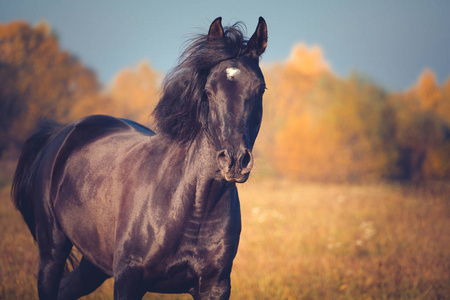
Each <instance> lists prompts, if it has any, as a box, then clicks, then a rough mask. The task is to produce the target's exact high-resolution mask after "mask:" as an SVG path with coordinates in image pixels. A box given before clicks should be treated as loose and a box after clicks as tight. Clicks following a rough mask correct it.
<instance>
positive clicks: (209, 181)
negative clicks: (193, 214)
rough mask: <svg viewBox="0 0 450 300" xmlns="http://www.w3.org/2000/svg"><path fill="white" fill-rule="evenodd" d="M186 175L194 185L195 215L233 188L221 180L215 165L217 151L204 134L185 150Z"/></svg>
mask: <svg viewBox="0 0 450 300" xmlns="http://www.w3.org/2000/svg"><path fill="white" fill-rule="evenodd" d="M187 155H188V168H189V169H191V172H190V174H187V176H188V177H190V178H189V180H190V181H191V184H195V203H194V207H195V210H196V211H197V213H200V212H202V214H203V213H204V212H205V211H209V210H210V209H211V207H213V206H214V205H216V204H217V202H218V201H220V200H221V198H222V196H223V195H224V193H226V192H227V191H228V190H229V189H230V188H232V187H233V186H234V183H229V182H227V181H226V180H224V179H223V178H222V176H221V175H220V172H219V168H218V164H217V150H216V149H215V147H214V146H213V145H212V144H211V143H210V142H209V140H208V139H207V137H206V135H205V134H204V133H199V134H198V136H197V137H196V138H195V140H194V141H193V142H192V143H191V144H190V146H189V147H188V150H187Z"/></svg>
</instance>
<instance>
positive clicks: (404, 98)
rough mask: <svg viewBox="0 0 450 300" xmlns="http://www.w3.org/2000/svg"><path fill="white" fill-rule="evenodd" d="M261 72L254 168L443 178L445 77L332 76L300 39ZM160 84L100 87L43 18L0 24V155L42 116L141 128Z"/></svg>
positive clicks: (120, 82)
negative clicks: (411, 82) (402, 81)
mask: <svg viewBox="0 0 450 300" xmlns="http://www.w3.org/2000/svg"><path fill="white" fill-rule="evenodd" d="M263 71H264V74H265V77H266V81H267V87H268V91H267V93H266V96H265V99H264V119H263V126H262V128H261V132H260V136H259V137H258V140H257V143H256V149H255V153H256V156H257V157H259V161H260V164H261V166H262V167H261V168H260V170H262V171H260V172H261V173H264V174H265V173H268V174H272V175H281V176H286V177H289V178H292V179H296V180H306V181H320V182H344V181H372V180H384V179H397V180H405V181H414V182H422V181H425V180H439V179H448V178H450V80H447V82H446V83H445V84H443V85H442V86H440V85H439V84H438V83H437V80H436V77H435V76H434V74H433V72H432V71H431V70H425V71H423V73H422V74H421V75H420V76H419V78H418V81H417V83H416V85H415V86H413V87H411V88H410V89H408V90H407V91H404V92H401V93H388V92H387V91H385V90H384V89H383V88H382V87H379V86H377V85H376V84H374V83H373V82H372V81H371V80H369V79H367V78H365V77H364V76H362V75H359V74H357V73H355V74H352V75H350V76H349V77H348V78H340V77H338V76H337V75H335V74H334V73H333V71H332V69H331V67H330V66H329V64H328V63H327V62H326V60H325V58H324V57H323V53H322V51H321V49H320V48H319V47H310V48H309V47H306V46H304V45H297V46H295V47H294V48H293V50H292V53H291V55H290V57H289V58H288V59H287V60H285V61H283V62H279V63H274V64H270V65H263ZM160 81H161V75H160V74H159V73H158V72H157V71H155V70H154V69H152V67H151V66H150V64H148V63H145V62H143V63H140V64H138V65H137V66H136V67H134V68H129V69H125V70H123V71H121V72H119V73H118V74H117V75H116V77H115V78H114V80H113V81H112V82H111V83H110V85H109V86H107V87H101V86H100V84H99V82H98V80H97V78H96V75H95V73H94V72H93V71H92V70H90V69H89V68H88V67H86V66H84V65H83V64H82V62H80V61H79V60H78V59H77V58H76V57H74V56H73V55H71V54H70V53H68V52H67V51H62V50H61V49H59V45H58V40H57V38H56V36H55V34H54V33H52V31H51V29H50V27H49V26H48V25H47V24H46V23H41V24H39V25H37V26H34V27H31V26H29V25H28V24H26V23H24V22H12V23H9V24H1V23H0V155H1V153H2V152H5V151H7V150H8V149H15V148H18V147H20V145H21V143H23V141H24V140H25V138H26V137H27V136H28V135H29V134H30V133H31V132H32V131H33V130H34V128H35V127H36V124H37V123H38V121H39V120H40V119H42V118H50V119H56V120H58V121H62V122H66V121H71V120H74V119H76V118H79V117H82V116H84V115H90V114H110V115H114V116H117V117H125V118H130V119H133V120H135V121H138V122H141V123H144V124H146V125H150V126H151V123H152V119H151V112H152V110H153V108H154V106H155V105H156V103H157V101H158V98H159V95H158V88H159V83H160Z"/></svg>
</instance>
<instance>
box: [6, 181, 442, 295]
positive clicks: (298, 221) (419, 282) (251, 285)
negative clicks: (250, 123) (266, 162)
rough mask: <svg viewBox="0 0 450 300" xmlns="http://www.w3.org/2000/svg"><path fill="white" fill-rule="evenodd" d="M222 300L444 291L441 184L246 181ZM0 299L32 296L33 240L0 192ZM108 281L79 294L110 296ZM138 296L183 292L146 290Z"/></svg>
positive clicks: (7, 194)
mask: <svg viewBox="0 0 450 300" xmlns="http://www.w3.org/2000/svg"><path fill="white" fill-rule="evenodd" d="M240 196H241V206H242V219H243V232H242V237H241V244H240V248H239V251H238V255H237V258H236V260H235V265H234V269H233V273H232V287H233V289H232V296H231V298H232V299H339V298H340V299H399V298H400V299H402V298H403V299H449V298H450V250H449V249H450V192H449V189H442V190H440V191H439V192H433V193H431V192H425V193H420V194H415V193H412V192H411V191H408V190H405V188H404V187H401V186H394V185H367V186H354V185H314V184H294V183H289V182H279V181H275V180H253V181H251V182H249V183H247V184H246V185H243V186H241V187H240ZM0 241H1V242H0V243H1V244H0V299H36V298H37V296H36V278H35V274H36V270H37V247H36V246H35V245H34V242H33V241H32V238H31V235H30V234H29V232H28V229H27V228H26V226H25V224H24V223H23V221H22V219H21V217H20V215H19V213H18V212H16V211H15V210H14V208H13V206H12V204H11V202H10V200H9V188H4V189H2V190H1V192H0ZM112 285H113V282H112V280H109V281H107V282H106V283H105V284H104V285H103V286H102V287H101V288H100V289H99V290H98V291H96V292H95V293H93V294H92V295H90V296H89V297H86V298H85V299H111V298H112ZM146 298H147V299H190V297H188V296H166V295H151V294H147V295H146Z"/></svg>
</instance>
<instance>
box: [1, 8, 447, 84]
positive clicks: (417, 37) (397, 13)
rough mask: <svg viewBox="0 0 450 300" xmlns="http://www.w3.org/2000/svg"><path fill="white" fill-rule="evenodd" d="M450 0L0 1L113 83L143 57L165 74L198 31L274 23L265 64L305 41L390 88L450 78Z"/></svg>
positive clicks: (8, 13)
mask: <svg viewBox="0 0 450 300" xmlns="http://www.w3.org/2000/svg"><path fill="white" fill-rule="evenodd" d="M449 15H450V1H448V0H423V1H419V0H378V1H371V0H360V1H356V0H348V1H345V0H342V1H337V0H328V1H325V0H323V1H319V0H316V1H301V0H288V1H265V0H249V1H246V0H240V1H236V0H228V1H207V0H195V1H171V0H164V1H162V0H160V1H153V0H147V1H144V0H136V1H134V0H128V1H115V0H77V1H69V0H60V1H55V0H52V1H51V0H41V1H36V0H0V22H2V23H6V22H10V21H12V20H17V19H21V20H26V21H28V22H29V23H30V24H36V23H37V22H39V21H40V20H46V21H47V22H48V23H49V25H50V26H51V27H52V29H53V30H54V31H55V32H56V33H57V34H58V37H59V41H60V44H61V48H62V49H64V50H68V51H69V52H71V53H72V54H74V55H75V56H77V57H79V58H80V59H81V60H82V61H83V63H84V64H86V65H88V66H89V67H91V68H92V69H93V70H94V71H96V72H97V75H98V77H99V79H100V80H101V82H103V83H104V84H108V83H109V82H110V81H111V79H112V78H113V77H114V75H115V74H117V72H118V71H120V70H121V69H123V68H126V67H132V66H135V65H136V64H138V63H139V62H140V61H142V60H147V61H149V62H150V64H151V65H152V66H153V67H154V68H155V69H157V70H159V71H161V72H162V73H165V72H167V71H168V70H169V69H170V68H171V67H173V66H174V65H175V63H176V61H177V59H178V56H179V54H180V51H181V49H182V45H183V42H184V41H185V40H186V39H187V38H188V37H189V34H195V33H199V32H204V31H206V30H207V29H208V27H209V24H210V22H211V21H212V20H214V19H215V18H216V17H218V16H222V17H223V24H224V25H229V24H233V23H235V22H236V21H243V22H244V23H245V24H246V25H247V30H248V35H251V34H252V33H253V31H254V29H255V27H256V24H257V21H258V17H259V16H263V17H264V18H265V19H266V22H267V24H268V28H269V44H268V48H267V51H266V53H265V54H264V56H263V62H265V63H271V62H275V61H282V60H285V59H286V58H287V57H288V56H289V53H290V51H291V49H292V47H293V46H294V45H295V44H296V43H304V44H307V45H310V46H312V45H318V46H320V47H321V48H322V50H323V52H324V56H325V58H326V60H327V61H328V62H329V64H330V65H331V67H332V70H333V71H334V72H335V73H337V74H338V75H339V76H347V75H348V74H350V73H351V72H352V71H354V70H357V71H358V72H360V73H362V74H364V75H367V76H368V77H369V78H371V79H372V80H373V81H374V82H376V83H377V84H379V85H381V86H382V87H385V88H387V89H388V90H391V91H394V90H404V89H406V88H408V87H410V86H412V85H413V84H414V83H415V82H416V80H417V77H418V76H419V74H420V73H421V72H422V70H423V69H424V68H430V69H432V70H433V71H434V72H435V74H436V75H437V77H438V80H439V82H440V83H443V82H444V81H445V80H446V79H447V78H448V77H449V76H450V18H449Z"/></svg>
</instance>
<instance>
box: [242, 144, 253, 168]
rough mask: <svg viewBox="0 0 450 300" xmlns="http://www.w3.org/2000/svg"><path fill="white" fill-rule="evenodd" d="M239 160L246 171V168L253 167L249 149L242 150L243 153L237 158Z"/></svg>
mask: <svg viewBox="0 0 450 300" xmlns="http://www.w3.org/2000/svg"><path fill="white" fill-rule="evenodd" d="M239 162H240V164H241V168H242V169H243V171H244V170H245V171H247V169H251V168H252V167H253V157H252V154H251V152H250V150H248V149H245V150H244V153H242V155H241V157H240V158H239ZM248 171H249V170H248Z"/></svg>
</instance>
